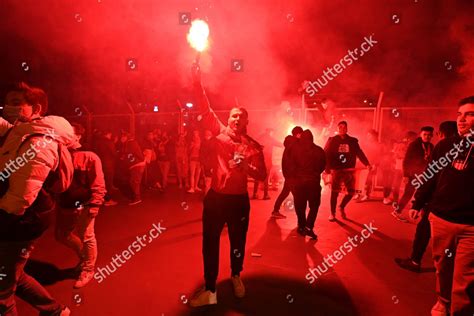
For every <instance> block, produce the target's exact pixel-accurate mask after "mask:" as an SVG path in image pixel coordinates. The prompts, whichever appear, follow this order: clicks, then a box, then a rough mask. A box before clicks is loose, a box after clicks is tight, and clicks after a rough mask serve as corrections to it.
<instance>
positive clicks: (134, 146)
mask: <svg viewBox="0 0 474 316" xmlns="http://www.w3.org/2000/svg"><path fill="white" fill-rule="evenodd" d="M119 157H120V162H121V163H120V167H121V169H122V171H124V172H126V171H128V174H127V175H128V184H129V186H130V189H131V193H132V194H131V195H132V196H131V200H130V202H129V203H128V205H136V204H139V203H141V202H142V198H141V185H142V179H143V173H144V171H145V165H146V163H145V157H144V156H143V152H142V150H141V148H140V145H138V143H137V141H136V140H135V139H134V138H133V137H132V135H131V134H130V133H128V132H123V133H122V136H121V137H120V143H119ZM125 170H126V171H125Z"/></svg>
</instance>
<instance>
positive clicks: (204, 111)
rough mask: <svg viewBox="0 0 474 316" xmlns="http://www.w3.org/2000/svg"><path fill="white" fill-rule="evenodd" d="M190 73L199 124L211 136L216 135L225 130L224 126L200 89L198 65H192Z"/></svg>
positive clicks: (201, 88) (202, 89)
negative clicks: (198, 114) (199, 119)
mask: <svg viewBox="0 0 474 316" xmlns="http://www.w3.org/2000/svg"><path fill="white" fill-rule="evenodd" d="M191 72H192V77H193V86H194V94H195V96H196V101H197V109H198V111H199V113H200V115H201V116H202V119H201V124H203V126H206V129H208V130H210V131H211V132H212V134H214V135H218V134H220V133H221V132H222V131H223V130H224V129H225V125H224V124H222V122H221V121H220V120H219V118H218V117H217V115H216V114H215V113H214V111H213V110H212V109H211V105H210V103H209V99H208V98H207V95H206V92H205V91H204V88H203V87H202V83H201V70H200V68H199V65H197V64H193V66H192V70H191Z"/></svg>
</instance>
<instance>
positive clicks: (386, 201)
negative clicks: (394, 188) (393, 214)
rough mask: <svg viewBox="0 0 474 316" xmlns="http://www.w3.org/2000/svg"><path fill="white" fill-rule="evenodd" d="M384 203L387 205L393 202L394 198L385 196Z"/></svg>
mask: <svg viewBox="0 0 474 316" xmlns="http://www.w3.org/2000/svg"><path fill="white" fill-rule="evenodd" d="M383 204H385V205H389V204H392V200H390V199H389V198H384V199H383Z"/></svg>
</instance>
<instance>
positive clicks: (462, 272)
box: [408, 96, 474, 316]
mask: <svg viewBox="0 0 474 316" xmlns="http://www.w3.org/2000/svg"><path fill="white" fill-rule="evenodd" d="M456 121H457V128H458V134H459V136H454V137H451V138H446V139H443V140H441V141H440V142H439V143H438V144H437V145H436V147H435V148H434V150H433V163H432V164H431V165H432V166H433V168H434V165H436V166H437V168H436V170H437V172H435V173H434V175H433V176H432V177H431V178H430V179H427V182H425V183H421V184H420V183H418V184H417V183H415V185H417V186H418V189H417V191H416V193H415V199H414V202H413V206H412V209H411V210H409V212H408V213H409V215H410V218H412V219H416V218H418V217H419V216H420V211H421V210H422V209H425V210H429V211H430V215H429V221H430V224H431V233H432V238H433V242H432V245H433V260H434V264H435V268H436V292H437V296H438V300H437V302H436V304H435V305H434V306H433V308H432V310H431V315H436V316H437V315H452V316H459V315H473V314H474V291H473V289H474V273H473V271H474V96H470V97H467V98H465V99H462V100H461V101H460V102H459V107H458V110H457V120H456Z"/></svg>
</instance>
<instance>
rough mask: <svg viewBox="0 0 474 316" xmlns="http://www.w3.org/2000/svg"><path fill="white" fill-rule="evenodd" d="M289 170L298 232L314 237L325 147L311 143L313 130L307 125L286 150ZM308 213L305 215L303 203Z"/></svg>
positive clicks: (319, 201)
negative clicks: (307, 207) (288, 150)
mask: <svg viewBox="0 0 474 316" xmlns="http://www.w3.org/2000/svg"><path fill="white" fill-rule="evenodd" d="M288 160H289V162H288V163H289V170H288V172H289V173H290V174H291V175H292V177H291V180H290V188H291V193H292V194H293V197H294V200H295V203H294V204H295V211H296V215H297V217H298V233H299V234H300V235H302V236H309V237H311V238H312V239H317V236H316V234H315V233H314V231H313V228H314V223H315V221H316V217H317V215H318V210H319V205H320V204H321V184H320V183H321V173H322V172H323V171H324V169H325V168H326V154H325V152H324V150H323V149H322V148H321V147H319V146H317V145H316V144H314V142H313V134H312V133H311V131H310V130H309V129H307V130H305V131H303V133H302V134H301V138H300V140H299V141H298V142H297V143H296V144H295V145H293V146H292V147H291V149H290V152H289V158H288ZM307 204H308V205H309V213H308V216H306V205H307Z"/></svg>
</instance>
